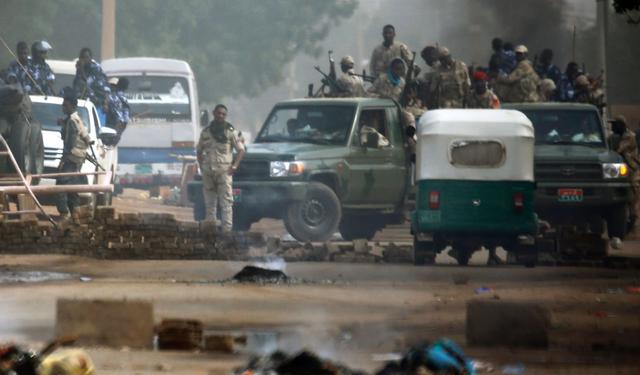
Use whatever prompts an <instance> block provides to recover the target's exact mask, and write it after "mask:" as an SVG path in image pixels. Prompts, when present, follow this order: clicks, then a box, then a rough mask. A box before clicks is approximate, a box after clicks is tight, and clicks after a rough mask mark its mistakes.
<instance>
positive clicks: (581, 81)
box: [576, 74, 589, 86]
mask: <svg viewBox="0 0 640 375" xmlns="http://www.w3.org/2000/svg"><path fill="white" fill-rule="evenodd" d="M576 85H579V86H588V85H589V78H587V76H586V75H584V74H581V75H579V76H577V77H576Z"/></svg>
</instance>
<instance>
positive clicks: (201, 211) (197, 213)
mask: <svg viewBox="0 0 640 375" xmlns="http://www.w3.org/2000/svg"><path fill="white" fill-rule="evenodd" d="M205 217H207V205H206V204H205V203H204V199H196V201H195V202H193V220H195V221H202V220H204V219H205Z"/></svg>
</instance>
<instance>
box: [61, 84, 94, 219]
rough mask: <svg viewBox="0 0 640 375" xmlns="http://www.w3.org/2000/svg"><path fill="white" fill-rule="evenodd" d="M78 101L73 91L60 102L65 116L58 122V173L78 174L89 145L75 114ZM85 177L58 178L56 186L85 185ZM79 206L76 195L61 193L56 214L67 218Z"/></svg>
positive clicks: (76, 113) (80, 122)
mask: <svg viewBox="0 0 640 375" xmlns="http://www.w3.org/2000/svg"><path fill="white" fill-rule="evenodd" d="M77 107H78V99H77V98H76V96H75V93H73V90H65V97H64V101H63V102H62V112H63V113H64V114H65V115H66V117H65V118H64V119H60V120H58V124H59V125H61V126H62V128H61V130H60V132H61V136H62V141H63V149H62V158H61V159H60V165H59V166H58V172H60V173H66V172H80V169H81V168H82V165H83V164H84V161H85V158H86V157H87V149H88V148H89V146H90V144H91V138H89V133H88V132H87V128H86V127H85V125H84V123H83V122H82V119H81V118H80V116H79V115H78V112H76V110H77ZM86 183H87V177H86V176H68V177H58V179H57V181H56V185H74V184H86ZM79 204H80V197H79V195H78V193H72V192H69V193H61V194H60V195H59V196H58V204H57V206H58V212H59V213H60V216H62V217H63V218H68V217H69V214H70V213H72V212H73V210H74V209H75V208H76V207H78V205H79Z"/></svg>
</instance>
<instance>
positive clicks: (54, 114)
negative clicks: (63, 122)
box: [31, 102, 91, 132]
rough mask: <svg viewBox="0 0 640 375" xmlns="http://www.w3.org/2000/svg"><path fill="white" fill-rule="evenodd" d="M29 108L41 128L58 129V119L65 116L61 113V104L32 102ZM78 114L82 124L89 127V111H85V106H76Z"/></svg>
mask: <svg viewBox="0 0 640 375" xmlns="http://www.w3.org/2000/svg"><path fill="white" fill-rule="evenodd" d="M31 110H32V112H33V117H34V118H35V119H36V120H37V121H38V122H39V123H40V124H41V125H42V129H44V130H51V131H58V132H59V131H60V129H61V127H60V125H58V119H59V118H64V117H65V115H64V113H62V105H61V104H56V103H38V102H33V103H32V104H31ZM78 115H79V116H80V118H81V119H82V122H84V125H85V126H86V127H87V128H90V127H89V124H91V122H89V111H87V108H85V107H80V106H78ZM87 130H90V129H87Z"/></svg>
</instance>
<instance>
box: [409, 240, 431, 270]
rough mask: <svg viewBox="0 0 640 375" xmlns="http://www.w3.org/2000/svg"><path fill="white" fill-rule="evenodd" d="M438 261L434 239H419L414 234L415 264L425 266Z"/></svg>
mask: <svg viewBox="0 0 640 375" xmlns="http://www.w3.org/2000/svg"><path fill="white" fill-rule="evenodd" d="M435 263H436V248H435V244H434V242H433V241H418V239H417V237H416V236H413V264H414V265H416V266H424V265H425V264H435Z"/></svg>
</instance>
